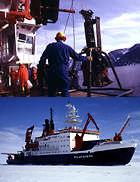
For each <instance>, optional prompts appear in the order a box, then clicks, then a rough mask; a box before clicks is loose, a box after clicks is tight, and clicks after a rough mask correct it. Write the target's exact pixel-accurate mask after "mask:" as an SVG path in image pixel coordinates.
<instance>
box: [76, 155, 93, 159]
mask: <svg viewBox="0 0 140 182" xmlns="http://www.w3.org/2000/svg"><path fill="white" fill-rule="evenodd" d="M91 157H93V155H91V154H90V155H79V156H77V155H75V156H74V159H82V158H91Z"/></svg>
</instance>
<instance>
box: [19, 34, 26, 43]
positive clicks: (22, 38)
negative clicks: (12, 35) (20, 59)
mask: <svg viewBox="0 0 140 182" xmlns="http://www.w3.org/2000/svg"><path fill="white" fill-rule="evenodd" d="M19 39H20V40H24V41H25V40H26V35H25V34H22V33H19Z"/></svg>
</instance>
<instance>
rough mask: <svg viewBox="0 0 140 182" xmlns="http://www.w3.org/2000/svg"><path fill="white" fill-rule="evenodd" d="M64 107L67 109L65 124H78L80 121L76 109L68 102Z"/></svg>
mask: <svg viewBox="0 0 140 182" xmlns="http://www.w3.org/2000/svg"><path fill="white" fill-rule="evenodd" d="M66 107H67V115H66V121H65V122H66V123H69V124H73V125H75V124H78V123H80V122H81V119H80V116H79V115H78V109H77V108H76V107H75V106H74V105H72V104H71V103H70V102H68V104H66Z"/></svg>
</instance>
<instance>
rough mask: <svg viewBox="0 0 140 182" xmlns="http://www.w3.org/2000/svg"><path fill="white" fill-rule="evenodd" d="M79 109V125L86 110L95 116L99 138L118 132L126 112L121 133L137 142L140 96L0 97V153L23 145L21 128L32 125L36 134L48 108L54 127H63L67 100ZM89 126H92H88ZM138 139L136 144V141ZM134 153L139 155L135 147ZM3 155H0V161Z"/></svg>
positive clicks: (83, 120)
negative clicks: (51, 109) (129, 119)
mask: <svg viewBox="0 0 140 182" xmlns="http://www.w3.org/2000/svg"><path fill="white" fill-rule="evenodd" d="M68 101H70V102H71V103H72V104H74V105H75V106H76V107H77V108H78V109H79V115H80V116H81V119H82V123H81V124H80V125H79V127H81V128H83V126H84V123H85V121H86V120H87V112H90V113H91V114H92V115H93V117H94V118H95V120H96V122H97V124H98V126H99V128H100V132H101V136H100V138H104V137H105V138H112V137H113V136H114V133H115V132H119V130H120V128H121V127H122V126H123V124H124V122H125V120H126V118H127V115H128V114H129V115H130V116H131V117H132V120H131V122H130V125H129V126H128V127H127V128H126V130H125V131H124V133H123V135H122V136H123V138H124V139H126V140H127V139H130V140H133V139H135V140H139V141H140V104H139V103H140V98H139V97H133V98H132V97H126V98H117V99H116V98H102V99H101V98H86V99H85V98H59V97H57V98H41V97H40V98H1V99H0V153H1V152H16V151H17V150H21V149H22V146H24V145H25V143H24V141H25V131H26V129H27V128H28V127H30V126H32V125H33V124H34V125H35V129H34V132H33V136H34V137H35V136H40V135H41V133H42V124H43V123H44V120H45V119H46V118H50V115H49V109H50V107H52V108H53V112H54V122H55V129H56V130H57V129H62V128H63V127H65V126H66V123H65V119H66V118H65V115H66V107H65V105H66V104H67V102H68ZM89 128H90V129H95V128H94V127H93V126H92V125H90V126H89ZM139 141H138V143H139ZM137 155H140V150H139V147H138V150H137ZM4 160H5V156H1V155H0V162H1V161H2V162H4Z"/></svg>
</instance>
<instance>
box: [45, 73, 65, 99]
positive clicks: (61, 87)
mask: <svg viewBox="0 0 140 182" xmlns="http://www.w3.org/2000/svg"><path fill="white" fill-rule="evenodd" d="M68 90H69V79H68V78H66V77H65V78H63V77H61V76H60V75H54V74H53V75H49V80H48V97H55V96H56V93H57V91H60V92H61V96H62V97H69V91H68Z"/></svg>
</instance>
